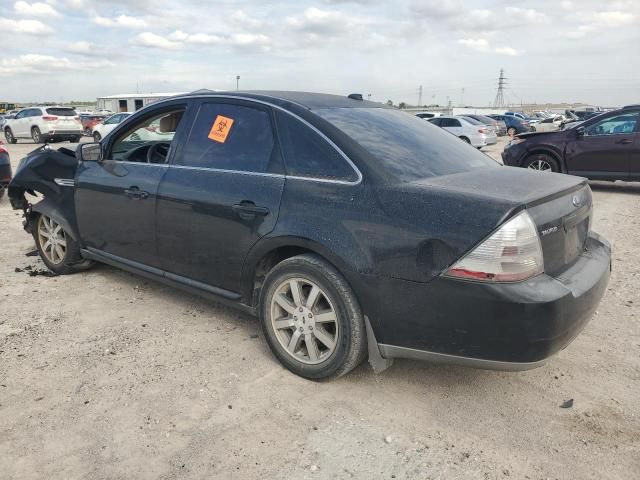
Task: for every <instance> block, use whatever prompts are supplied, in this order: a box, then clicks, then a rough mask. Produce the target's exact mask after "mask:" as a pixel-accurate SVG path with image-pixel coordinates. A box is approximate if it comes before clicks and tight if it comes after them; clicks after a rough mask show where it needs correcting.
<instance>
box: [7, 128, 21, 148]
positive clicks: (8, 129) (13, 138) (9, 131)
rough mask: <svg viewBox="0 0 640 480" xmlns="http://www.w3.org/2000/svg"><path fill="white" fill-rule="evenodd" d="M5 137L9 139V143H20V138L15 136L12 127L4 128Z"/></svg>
mask: <svg viewBox="0 0 640 480" xmlns="http://www.w3.org/2000/svg"><path fill="white" fill-rule="evenodd" d="M4 138H5V140H6V141H7V143H12V144H15V143H18V139H17V138H16V137H14V136H13V132H12V131H11V129H10V128H5V129H4Z"/></svg>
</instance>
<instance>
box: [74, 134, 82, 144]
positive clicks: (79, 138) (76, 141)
mask: <svg viewBox="0 0 640 480" xmlns="http://www.w3.org/2000/svg"><path fill="white" fill-rule="evenodd" d="M80 140H82V135H76V136H75V137H73V138H72V139H71V143H80Z"/></svg>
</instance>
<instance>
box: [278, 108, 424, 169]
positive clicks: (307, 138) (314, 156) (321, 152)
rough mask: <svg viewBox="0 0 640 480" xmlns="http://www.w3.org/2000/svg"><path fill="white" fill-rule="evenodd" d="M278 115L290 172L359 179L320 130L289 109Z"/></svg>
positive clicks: (285, 156)
mask: <svg viewBox="0 0 640 480" xmlns="http://www.w3.org/2000/svg"><path fill="white" fill-rule="evenodd" d="M276 117H277V120H278V132H279V133H280V140H281V142H282V150H283V153H284V158H285V163H286V167H287V174H288V175H291V176H295V177H308V178H326V179H339V180H348V181H355V180H357V178H358V176H357V174H356V172H355V171H354V169H353V168H352V167H351V165H349V164H348V163H347V161H346V160H345V159H344V158H343V157H342V155H340V153H338V151H337V150H336V149H335V148H334V147H333V146H332V145H330V144H329V143H328V142H327V141H326V140H325V139H324V138H322V137H321V136H320V135H319V134H318V133H317V132H315V131H314V130H313V129H311V128H310V127H309V126H307V125H305V124H304V123H302V122H301V121H300V120H298V119H297V118H295V117H293V116H291V115H289V114H287V113H284V112H280V111H278V112H277V113H276ZM416 120H417V121H422V120H420V119H416Z"/></svg>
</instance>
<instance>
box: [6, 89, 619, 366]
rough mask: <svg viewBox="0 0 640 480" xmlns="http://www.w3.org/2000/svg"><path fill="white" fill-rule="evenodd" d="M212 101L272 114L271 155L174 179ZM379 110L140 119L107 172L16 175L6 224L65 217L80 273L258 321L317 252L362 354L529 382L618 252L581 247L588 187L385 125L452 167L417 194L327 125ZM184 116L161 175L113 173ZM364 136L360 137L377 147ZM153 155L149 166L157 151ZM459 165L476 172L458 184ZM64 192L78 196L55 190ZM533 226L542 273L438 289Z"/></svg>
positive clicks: (104, 166) (110, 145)
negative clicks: (351, 303)
mask: <svg viewBox="0 0 640 480" xmlns="http://www.w3.org/2000/svg"><path fill="white" fill-rule="evenodd" d="M206 102H215V103H216V105H217V104H218V103H220V104H230V105H235V106H251V107H252V108H255V109H256V110H260V111H262V112H265V114H266V115H267V116H268V122H269V124H270V125H271V128H272V129H273V132H275V140H276V141H275V143H274V147H273V150H272V153H271V157H270V160H269V166H268V170H267V171H266V172H263V173H254V172H246V171H245V172H241V171H236V170H229V169H225V168H201V167H194V166H185V165H182V164H181V163H184V159H185V158H188V154H187V153H185V152H186V150H185V144H186V143H188V139H189V138H190V137H189V135H190V132H192V131H194V129H195V128H196V127H198V125H196V124H197V122H198V120H197V118H198V115H199V112H200V111H201V109H202V108H204V107H203V106H204V105H205V103H206ZM383 108H385V109H386V107H383V106H381V105H378V104H375V103H372V102H366V101H364V102H363V101H358V100H352V99H347V98H342V97H335V96H330V95H317V94H306V93H283V92H261V93H256V92H240V93H228V94H227V93H216V94H214V93H211V94H207V93H202V92H199V93H198V94H195V95H191V96H189V95H187V96H183V97H180V98H174V99H169V100H166V101H161V102H157V103H156V104H153V105H152V106H149V107H146V108H144V109H142V110H140V111H138V112H136V113H135V114H134V115H132V116H131V117H130V118H128V119H127V120H125V121H124V122H123V123H122V124H120V125H118V127H117V128H116V129H114V130H113V132H111V133H110V134H109V135H107V136H106V137H105V138H104V139H103V141H102V142H101V149H102V154H103V160H101V161H98V162H92V161H81V162H78V161H77V160H76V158H75V157H74V156H73V155H71V152H69V151H53V150H48V149H39V150H38V151H36V152H34V153H32V154H31V155H30V156H29V157H28V158H27V160H26V161H25V162H23V165H22V166H21V168H20V169H19V170H18V172H16V176H15V178H14V180H13V182H12V184H11V187H10V197H11V201H12V205H13V206H14V208H23V209H25V212H26V214H27V218H28V221H27V225H29V219H30V218H31V217H32V213H31V208H33V211H35V212H37V211H39V210H38V209H39V208H41V209H42V208H44V209H47V211H49V212H53V214H55V215H56V216H58V217H63V219H62V220H63V221H64V222H65V223H64V224H63V225H68V226H69V229H70V231H71V232H74V234H75V235H77V237H78V240H79V242H80V244H81V246H82V248H83V250H82V252H83V255H84V256H85V257H86V258H90V259H93V260H98V261H101V262H104V263H108V264H111V265H115V266H119V267H121V268H124V269H127V270H130V271H133V272H136V273H138V274H141V275H145V276H147V277H149V278H154V279H157V280H159V281H162V282H165V283H168V284H171V285H175V286H181V287H182V288H185V289H187V290H189V291H192V292H195V293H200V294H202V295H205V296H208V297H212V298H218V299H222V300H224V301H226V302H231V303H234V304H236V305H239V306H241V307H242V308H244V309H246V310H248V311H251V312H253V313H256V300H257V298H258V296H259V292H260V287H261V280H262V279H263V278H264V275H265V273H266V271H265V269H268V268H269V267H270V266H272V265H273V264H274V262H277V261H279V260H282V259H284V258H288V257H290V256H292V255H296V254H299V253H304V252H313V253H316V254H318V255H320V256H322V257H324V258H325V259H326V260H327V261H328V262H330V263H331V264H333V265H334V266H335V267H336V268H337V269H338V270H339V272H340V273H341V274H342V275H343V276H344V277H345V278H346V280H347V281H348V283H349V285H350V286H351V288H352V289H353V291H354V292H355V294H356V297H357V298H358V300H359V302H360V304H361V306H362V309H363V311H364V314H365V315H366V317H367V319H368V320H369V321H370V324H371V327H372V329H373V331H372V332H371V335H370V338H369V341H374V342H376V343H378V344H380V352H382V354H383V355H385V356H388V357H397V356H399V357H402V356H407V357H415V356H416V351H418V352H423V353H425V354H426V353H428V352H430V353H432V354H434V355H445V356H447V355H448V356H450V357H451V358H450V357H446V358H448V359H449V360H452V359H453V358H454V357H455V358H456V359H460V358H461V359H463V360H464V359H466V360H467V361H469V362H471V363H473V362H474V361H477V363H476V364H477V365H480V366H483V367H500V368H515V367H514V365H515V366H516V367H517V368H528V367H530V366H534V365H535V364H537V362H539V361H541V360H543V359H544V358H546V357H548V356H549V355H551V354H553V353H554V352H556V351H558V350H559V349H560V348H562V347H564V346H565V345H566V344H567V343H568V342H569V341H570V340H571V339H572V338H573V337H574V336H575V335H576V334H577V332H578V331H579V330H580V329H581V328H582V327H583V326H584V324H585V322H586V321H587V320H588V318H589V316H590V313H591V312H592V311H593V310H594V309H595V308H596V306H597V304H598V302H599V301H600V298H601V296H602V294H603V293H604V290H605V287H606V284H607V279H608V272H609V267H610V249H609V246H608V245H607V244H606V241H603V240H601V239H600V238H599V237H597V236H596V235H595V234H592V233H591V232H590V231H589V218H590V214H591V209H592V204H591V195H590V191H589V188H588V186H586V182H585V180H584V179H580V178H576V177H570V176H565V175H556V174H549V175H540V174H538V173H536V172H530V171H526V170H517V169H508V168H503V167H501V166H499V165H497V164H496V163H494V162H492V161H490V160H488V159H487V157H486V156H484V155H483V154H481V153H478V152H477V151H476V150H475V149H474V148H472V147H469V146H467V145H464V144H462V142H458V141H457V140H455V139H454V137H452V136H450V135H449V134H448V133H446V132H442V131H441V130H440V129H438V128H437V127H434V126H430V125H429V126H427V127H424V126H423V124H424V125H428V123H427V122H422V121H420V120H419V119H415V118H413V117H411V116H406V117H404V116H403V117H397V116H396V115H397V114H396V113H395V112H397V111H395V110H390V113H389V114H388V115H389V118H390V119H391V121H392V123H393V122H395V121H402V122H404V121H405V118H411V120H406V121H408V122H414V121H415V122H418V123H416V125H419V127H418V126H416V128H420V129H422V128H427V129H428V130H426V133H428V134H429V135H433V139H432V140H433V142H429V146H428V148H433V149H434V150H432V151H431V153H425V159H424V162H427V163H428V161H429V159H430V158H441V159H442V161H443V162H444V163H443V166H442V168H444V169H453V170H452V171H451V173H448V174H446V173H433V174H429V175H426V176H425V175H418V177H420V178H413V177H412V172H413V170H411V168H409V167H406V168H405V169H404V170H403V169H402V168H398V166H397V165H395V166H394V167H393V168H389V167H386V166H385V165H388V164H389V163H388V162H389V159H387V158H386V157H385V155H386V154H387V153H392V152H388V151H386V150H384V148H385V147H384V145H386V143H385V141H384V139H382V140H381V139H379V138H378V137H376V136H375V135H374V136H372V137H371V138H368V137H367V138H364V140H362V138H361V139H360V140H356V139H355V137H353V136H352V133H347V130H345V129H344V128H343V124H341V123H340V122H335V121H333V120H334V119H335V118H338V117H340V116H341V115H342V116H344V117H345V118H347V119H349V120H351V115H350V113H349V112H348V111H345V110H341V109H363V111H362V112H361V113H362V116H363V118H364V119H365V120H364V121H371V122H375V121H377V119H378V120H379V118H378V117H380V116H381V117H386V116H387V114H383V115H380V114H379V113H380V110H378V111H375V112H369V113H366V112H364V110H366V109H383ZM176 109H179V110H180V115H181V121H180V123H179V125H178V126H177V129H175V130H174V131H175V136H174V137H173V138H174V140H173V142H174V143H172V147H171V149H170V150H169V152H168V153H167V160H166V163H159V164H154V163H145V162H137V161H120V160H116V159H114V158H109V155H112V154H113V151H115V150H114V145H115V143H116V142H117V141H118V139H119V138H122V137H123V135H126V134H128V132H129V131H131V128H132V126H134V125H136V124H137V123H139V121H140V120H141V119H144V118H147V117H150V116H152V114H155V113H158V112H173V111H174V110H176ZM323 109H334V110H333V111H331V112H328V111H324V112H321V110H323ZM283 113H284V114H286V115H288V116H289V117H287V118H293V119H295V122H299V126H300V125H304V129H305V132H306V133H307V134H309V135H313V136H314V138H316V139H321V140H322V142H323V143H324V144H325V146H326V144H329V145H330V146H331V147H332V148H333V150H332V152H333V154H339V155H338V157H340V156H341V157H340V158H342V160H344V162H345V163H344V164H343V165H342V166H343V167H344V169H345V172H346V173H344V174H343V175H344V177H341V178H320V177H313V176H310V177H305V176H304V175H301V174H292V173H291V166H292V164H293V163H292V160H293V161H295V158H293V157H292V154H291V150H289V147H287V143H286V142H285V141H284V137H283V131H284V123H283V121H284V120H285V119H284V118H280V117H279V116H280V115H281V114H283ZM401 115H406V114H404V113H401ZM205 126H206V127H207V130H206V131H208V128H209V126H210V125H205ZM412 128H413V127H412ZM381 132H382V133H380V135H383V134H385V130H384V129H383V130H381ZM359 134H361V135H365V137H366V135H367V134H368V130H367V129H364V132H359ZM395 135H399V136H402V135H403V131H402V130H399V131H398V132H396V133H395ZM407 135H408V133H407ZM356 136H357V135H356ZM407 138H409V137H407ZM451 139H453V140H451ZM368 140H371V142H373V143H375V142H381V143H382V145H383V147H382V148H383V150H382V151H378V152H375V153H372V150H370V149H369V148H368V147H366V146H365V145H367V142H368ZM440 142H442V149H440V150H438V148H440V147H439V146H438V145H439V143H440ZM148 143H149V145H147V146H146V147H145V148H147V149H150V148H151V146H150V145H153V143H154V142H148ZM158 143H161V142H158ZM432 143H433V144H434V145H435V144H438V145H435V146H432V145H431V144H432ZM173 145H175V148H174V146H173ZM110 152H111V153H110ZM148 153H149V150H147V154H148ZM301 155H302V154H301ZM429 155H432V157H429ZM112 156H113V155H112ZM461 156H462V157H464V156H469V157H470V158H471V157H473V158H474V159H477V162H478V163H477V164H474V165H475V166H474V167H473V168H471V169H469V168H467V169H466V170H465V169H464V168H462V167H460V168H459V169H458V170H455V169H456V168H458V167H456V165H457V162H458V161H460V157H461ZM407 158H410V155H409V156H408V157H407ZM421 165H422V164H420V163H415V164H413V167H412V168H414V170H415V168H418V169H419V168H420V167H421ZM460 165H462V164H460ZM403 168H404V167H403ZM429 171H430V170H429ZM447 171H448V170H447ZM414 177H415V175H414ZM60 178H64V179H74V182H73V183H72V184H69V183H67V182H63V184H64V186H60V185H59V183H60V182H58V183H56V181H55V179H60ZM27 191H37V192H40V193H41V194H43V195H44V196H45V201H44V207H39V205H42V203H40V204H36V205H34V206H33V207H31V206H30V204H29V203H28V202H27V200H25V197H24V194H25V192H27ZM576 199H577V200H576ZM578 200H579V204H580V205H579V207H578V206H576V203H575V202H577V201H578ZM523 210H527V211H528V212H529V214H530V215H531V217H532V218H533V219H534V221H535V224H536V226H537V228H538V232H539V235H540V237H541V240H542V241H541V245H542V250H543V251H544V257H545V262H546V263H545V270H546V273H544V274H541V275H538V276H535V277H533V278H530V279H528V280H526V281H522V282H517V283H513V284H500V283H478V282H474V281H464V280H457V279H452V278H447V277H445V276H443V272H445V271H446V270H447V269H448V268H449V267H450V266H451V265H452V264H453V263H454V262H456V261H457V260H459V259H460V258H461V257H463V256H464V255H465V254H467V253H468V252H469V251H471V250H472V249H473V248H474V247H476V246H477V245H478V244H479V243H481V242H482V241H483V240H484V239H486V238H487V237H488V236H490V235H491V234H492V233H493V232H495V231H496V229H498V228H499V227H500V226H501V225H502V224H503V223H504V222H505V221H507V220H509V219H510V218H512V217H514V216H515V215H517V214H518V213H519V212H521V211H523ZM554 227H555V228H556V230H553V228H554ZM549 232H552V233H549ZM561 232H564V234H561ZM567 232H568V233H567ZM505 362H506V363H505ZM509 364H510V365H511V367H509Z"/></svg>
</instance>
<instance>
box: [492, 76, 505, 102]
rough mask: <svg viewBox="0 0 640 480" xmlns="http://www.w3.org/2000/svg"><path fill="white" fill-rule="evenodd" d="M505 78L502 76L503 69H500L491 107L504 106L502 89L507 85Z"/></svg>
mask: <svg viewBox="0 0 640 480" xmlns="http://www.w3.org/2000/svg"><path fill="white" fill-rule="evenodd" d="M506 80H507V78H506V77H505V76H504V69H503V68H501V69H500V77H499V78H498V91H497V92H496V98H495V100H494V101H493V108H504V106H505V105H504V89H505V87H506V85H507V82H506Z"/></svg>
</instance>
